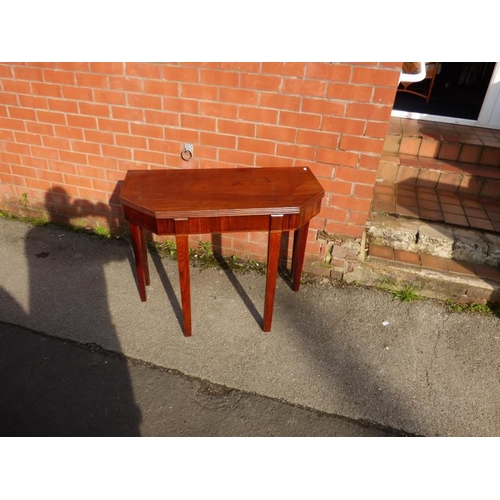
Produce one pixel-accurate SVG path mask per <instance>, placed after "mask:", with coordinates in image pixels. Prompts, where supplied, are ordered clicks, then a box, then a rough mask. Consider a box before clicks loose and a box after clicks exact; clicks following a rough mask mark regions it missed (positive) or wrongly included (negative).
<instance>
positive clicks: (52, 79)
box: [43, 69, 75, 85]
mask: <svg viewBox="0 0 500 500" xmlns="http://www.w3.org/2000/svg"><path fill="white" fill-rule="evenodd" d="M43 80H44V82H47V83H64V84H66V85H74V84H75V73H73V72H71V71H61V70H52V69H44V70H43Z"/></svg>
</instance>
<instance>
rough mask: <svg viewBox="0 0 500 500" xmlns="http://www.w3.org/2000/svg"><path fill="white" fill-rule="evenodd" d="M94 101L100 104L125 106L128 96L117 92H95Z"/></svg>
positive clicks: (97, 90)
mask: <svg viewBox="0 0 500 500" xmlns="http://www.w3.org/2000/svg"><path fill="white" fill-rule="evenodd" d="M94 100H95V102H100V103H103V104H120V105H125V104H126V103H127V94H126V93H125V92H116V91H113V90H99V89H96V90H94Z"/></svg>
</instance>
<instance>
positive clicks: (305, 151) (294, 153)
mask: <svg viewBox="0 0 500 500" xmlns="http://www.w3.org/2000/svg"><path fill="white" fill-rule="evenodd" d="M276 154H277V155H278V156H285V157H290V158H300V159H304V160H314V158H315V156H316V149H315V148H313V147H310V146H297V145H295V144H279V143H278V145H277V150H276Z"/></svg>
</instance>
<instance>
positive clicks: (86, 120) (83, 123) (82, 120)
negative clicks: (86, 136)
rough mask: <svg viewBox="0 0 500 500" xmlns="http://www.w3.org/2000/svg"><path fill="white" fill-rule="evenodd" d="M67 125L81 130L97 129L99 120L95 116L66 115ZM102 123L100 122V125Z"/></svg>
mask: <svg viewBox="0 0 500 500" xmlns="http://www.w3.org/2000/svg"><path fill="white" fill-rule="evenodd" d="M66 118H67V122H68V123H67V125H68V126H70V127H80V128H91V129H95V128H97V120H96V119H95V118H94V117H93V116H81V115H66ZM100 123H101V121H100V120H99V124H100Z"/></svg>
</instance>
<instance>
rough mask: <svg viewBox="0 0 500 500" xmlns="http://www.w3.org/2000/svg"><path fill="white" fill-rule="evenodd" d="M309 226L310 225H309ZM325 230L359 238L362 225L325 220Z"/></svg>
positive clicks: (362, 229) (361, 232) (361, 233)
mask: <svg viewBox="0 0 500 500" xmlns="http://www.w3.org/2000/svg"><path fill="white" fill-rule="evenodd" d="M309 227H310V226H309ZM325 231H326V232H327V233H330V234H339V235H344V236H352V237H353V238H360V237H361V236H362V235H363V231H364V228H363V227H362V226H354V225H349V224H342V223H339V222H329V221H327V222H326V225H325Z"/></svg>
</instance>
